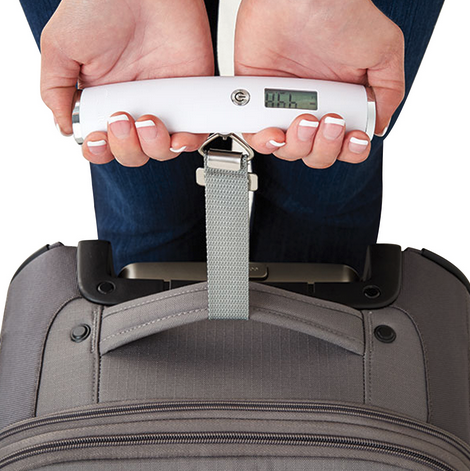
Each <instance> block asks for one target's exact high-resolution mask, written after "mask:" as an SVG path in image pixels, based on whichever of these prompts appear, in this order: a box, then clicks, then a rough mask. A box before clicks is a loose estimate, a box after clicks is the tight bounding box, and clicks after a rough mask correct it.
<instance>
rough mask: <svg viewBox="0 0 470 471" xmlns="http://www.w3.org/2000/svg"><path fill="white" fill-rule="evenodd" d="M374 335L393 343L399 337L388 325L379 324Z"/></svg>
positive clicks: (382, 340) (380, 339)
mask: <svg viewBox="0 0 470 471" xmlns="http://www.w3.org/2000/svg"><path fill="white" fill-rule="evenodd" d="M374 335H375V337H376V338H377V340H379V341H380V342H383V343H392V342H394V341H395V339H396V338H397V334H396V332H395V331H394V330H393V329H392V328H391V327H390V326H388V325H379V326H377V327H376V328H375V330H374Z"/></svg>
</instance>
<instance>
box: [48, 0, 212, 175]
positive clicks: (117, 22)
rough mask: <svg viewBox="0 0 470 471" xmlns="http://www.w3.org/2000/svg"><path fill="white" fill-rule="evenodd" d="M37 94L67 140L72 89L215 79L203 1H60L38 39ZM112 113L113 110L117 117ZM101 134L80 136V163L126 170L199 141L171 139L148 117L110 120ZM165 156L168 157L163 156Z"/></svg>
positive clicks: (176, 136) (195, 145)
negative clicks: (114, 165)
mask: <svg viewBox="0 0 470 471" xmlns="http://www.w3.org/2000/svg"><path fill="white" fill-rule="evenodd" d="M41 51H42V66H41V95H42V98H43V100H44V102H45V103H46V105H47V106H48V107H49V108H50V109H51V110H52V112H53V114H54V118H55V120H56V122H57V124H58V126H59V129H60V130H61V131H62V133H63V134H71V133H72V123H71V107H72V101H73V95H74V92H75V86H76V84H77V82H78V84H79V87H80V88H86V87H90V86H95V85H103V84H108V83H116V82H125V81H132V80H143V79H152V78H163V77H183V76H207V75H213V74H214V59H213V52H212V44H211V37H210V30H209V23H208V19H207V13H206V10H205V6H204V2H203V0H158V1H155V0H139V1H132V0H62V1H61V3H60V5H59V7H58V9H57V11H56V12H55V14H54V15H53V16H52V18H51V20H50V21H49V23H48V24H47V25H46V27H45V28H44V31H43V34H42V37H41ZM116 111H118V110H116ZM113 116H114V119H111V120H110V121H111V124H109V125H108V132H107V133H105V132H96V133H92V134H90V135H89V136H87V138H86V140H85V142H84V144H83V154H84V156H85V157H86V158H87V159H88V160H90V161H92V162H94V163H106V162H109V161H111V160H112V159H113V158H114V157H116V159H117V160H118V161H119V162H121V163H122V164H123V165H126V166H139V165H143V164H145V163H146V162H147V160H148V159H149V158H156V159H159V160H166V159H169V158H173V157H176V156H177V155H178V154H179V152H181V151H182V150H184V149H183V148H185V150H188V151H190V150H195V149H197V148H198V147H199V146H200V145H201V144H202V142H203V140H204V138H205V136H201V135H195V134H187V133H178V134H174V135H172V136H170V135H169V134H168V131H167V130H166V128H165V126H164V124H163V123H162V122H161V121H160V120H159V119H157V118H156V117H154V116H150V115H146V116H142V117H136V118H138V119H137V121H138V122H139V123H140V125H138V126H140V127H137V128H136V126H135V125H134V119H133V117H131V116H130V115H128V114H127V113H125V110H122V111H120V112H118V113H115V114H114V115H113ZM170 149H172V150H170Z"/></svg>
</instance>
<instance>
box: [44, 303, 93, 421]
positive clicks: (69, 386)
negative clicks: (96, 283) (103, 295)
mask: <svg viewBox="0 0 470 471" xmlns="http://www.w3.org/2000/svg"><path fill="white" fill-rule="evenodd" d="M100 314H101V312H100V307H99V306H96V305H94V304H91V303H89V302H88V301H86V300H85V299H77V300H74V301H72V302H70V303H69V304H68V305H67V306H65V307H64V309H62V310H61V311H60V313H59V314H58V316H57V317H56V319H55V320H54V322H53V324H52V326H51V328H50V330H49V334H48V336H47V341H46V347H45V350H44V360H43V369H42V373H41V381H40V384H39V394H38V403H37V410H36V414H37V415H38V416H41V415H45V414H50V413H53V412H60V411H63V410H67V409H71V408H73V407H78V406H85V405H89V404H93V403H94V402H97V387H98V378H97V376H98V373H97V359H98V353H97V348H96V345H94V341H95V340H96V330H97V328H96V321H97V318H98V317H99V316H100ZM82 324H85V325H88V326H89V327H90V328H91V329H92V332H91V334H90V335H89V336H88V338H86V339H85V340H83V341H82V342H80V343H76V342H73V341H72V339H71V337H70V334H71V331H72V329H73V328H74V327H76V326H79V325H82Z"/></svg>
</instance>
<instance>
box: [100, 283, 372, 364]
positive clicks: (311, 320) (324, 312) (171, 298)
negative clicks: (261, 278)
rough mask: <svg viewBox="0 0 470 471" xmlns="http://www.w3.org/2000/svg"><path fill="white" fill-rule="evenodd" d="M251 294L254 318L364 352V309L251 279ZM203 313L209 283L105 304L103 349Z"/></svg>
mask: <svg viewBox="0 0 470 471" xmlns="http://www.w3.org/2000/svg"><path fill="white" fill-rule="evenodd" d="M250 297H251V299H250V319H251V320H253V321H258V322H263V323H266V324H271V325H277V326H280V327H284V328H286V329H291V330H295V331H298V332H302V333H305V334H308V335H311V336H314V337H317V338H318V339H321V340H325V341H327V342H330V343H331V344H333V345H336V346H339V347H342V348H344V349H346V350H348V351H350V352H353V353H356V354H358V355H362V354H363V352H364V332H363V329H364V328H363V321H362V315H361V313H360V312H358V311H356V310H354V309H351V308H348V307H345V306H342V305H339V304H335V303H331V302H328V301H321V300H317V299H314V298H307V297H306V296H301V295H297V294H294V293H288V292H286V291H283V290H280V289H277V288H272V287H269V286H263V285H260V284H257V283H251V284H250ZM203 319H207V285H206V283H199V284H196V285H191V286H189V287H185V288H180V289H177V290H172V291H171V292H169V293H168V292H167V293H161V294H159V295H155V296H148V297H146V298H142V299H139V300H137V301H130V302H128V303H123V304H121V305H119V306H114V307H111V308H105V309H104V311H103V319H102V326H101V340H100V352H101V354H106V353H107V352H109V351H111V350H113V349H115V348H118V347H120V346H123V345H126V344H129V343H131V342H133V341H135V340H138V339H141V338H144V337H146V336H149V335H153V334H156V333H158V332H162V331H165V330H169V329H172V328H175V327H177V326H182V325H189V324H191V323H194V322H197V321H201V320H203ZM194 328H195V327H194ZM255 341H256V339H255Z"/></svg>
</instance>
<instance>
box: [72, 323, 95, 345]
mask: <svg viewBox="0 0 470 471" xmlns="http://www.w3.org/2000/svg"><path fill="white" fill-rule="evenodd" d="M90 332H91V328H90V326H89V325H86V324H81V325H77V326H76V327H74V328H73V329H72V332H70V338H71V339H72V340H73V341H74V342H76V343H79V342H83V341H84V340H85V339H86V338H87V337H88V336H89V335H90Z"/></svg>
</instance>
